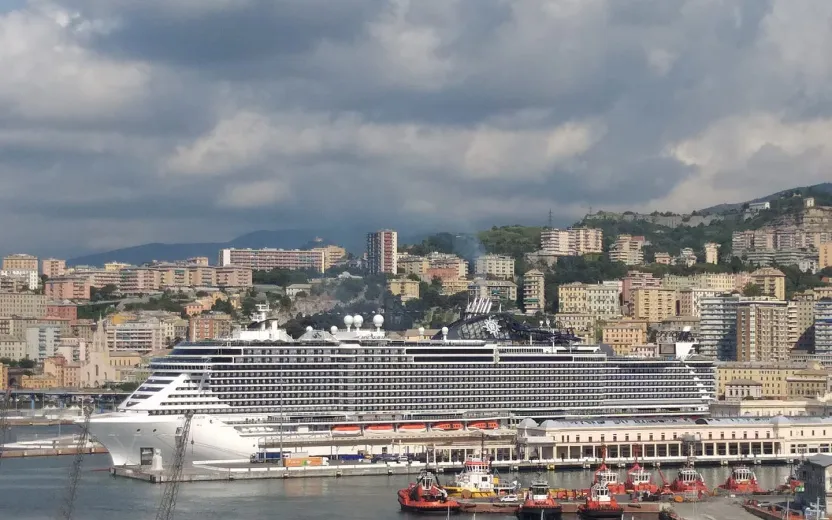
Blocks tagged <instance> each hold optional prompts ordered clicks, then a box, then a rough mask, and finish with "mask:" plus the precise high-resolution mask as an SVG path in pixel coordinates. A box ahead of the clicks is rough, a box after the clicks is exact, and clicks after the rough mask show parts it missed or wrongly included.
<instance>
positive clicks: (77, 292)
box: [43, 276, 92, 300]
mask: <svg viewBox="0 0 832 520" xmlns="http://www.w3.org/2000/svg"><path fill="white" fill-rule="evenodd" d="M91 287H92V285H91V284H90V280H89V278H84V277H80V276H77V277H76V276H65V277H60V278H52V279H49V280H46V283H44V284H43V294H45V295H46V297H47V298H49V299H50V300H89V299H90V288H91Z"/></svg>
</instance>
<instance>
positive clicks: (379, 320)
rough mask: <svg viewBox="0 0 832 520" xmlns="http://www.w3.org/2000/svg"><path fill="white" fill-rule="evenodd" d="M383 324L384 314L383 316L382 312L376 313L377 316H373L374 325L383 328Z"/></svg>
mask: <svg viewBox="0 0 832 520" xmlns="http://www.w3.org/2000/svg"><path fill="white" fill-rule="evenodd" d="M383 324H384V316H382V315H381V314H376V315H375V316H373V325H374V326H375V327H376V328H381V326H382V325H383Z"/></svg>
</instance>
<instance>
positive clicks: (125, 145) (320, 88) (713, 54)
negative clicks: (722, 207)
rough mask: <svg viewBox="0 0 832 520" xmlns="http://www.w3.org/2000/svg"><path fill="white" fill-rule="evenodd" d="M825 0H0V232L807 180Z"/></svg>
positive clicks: (708, 199) (459, 225)
mask: <svg viewBox="0 0 832 520" xmlns="http://www.w3.org/2000/svg"><path fill="white" fill-rule="evenodd" d="M830 14H832V6H830V4H829V3H828V2H824V1H822V0H806V1H802V2H793V1H788V0H779V1H778V0H770V1H768V0H767V1H763V0H734V1H730V2H702V1H700V0H688V1H683V0H609V1H602V0H584V1H573V0H529V1H523V2H509V1H504V0H458V1H454V0H418V1H417V0H410V1H407V0H340V1H337V2H332V1H325V0H280V1H267V0H213V1H208V0H176V1H169V0H168V1H162V0H146V1H144V2H114V1H112V0H30V1H29V2H27V3H25V5H19V6H16V7H13V8H11V9H9V10H7V11H6V12H5V13H3V14H0V38H3V39H0V65H2V66H3V68H4V71H6V77H7V81H4V82H3V83H2V84H0V117H2V118H3V121H4V122H5V123H6V124H5V125H4V128H3V129H0V188H2V190H1V191H2V193H0V200H1V201H2V202H3V205H2V207H3V209H4V210H5V211H4V214H5V217H6V218H10V216H11V215H18V216H20V215H25V216H26V219H25V223H23V224H18V225H17V226H14V227H12V226H6V229H5V230H4V231H3V232H2V233H0V239H1V240H4V241H6V242H14V243H19V244H20V245H21V247H34V248H38V247H43V246H44V244H49V243H51V242H53V241H54V242H55V243H57V244H58V245H60V247H61V248H64V249H61V250H65V249H66V248H71V247H76V248H78V249H84V248H97V249H100V248H103V247H115V246H118V245H130V244H133V243H137V242H142V241H148V240H166V241H172V240H185V239H188V240H206V239H212V240H213V239H217V238H218V237H217V236H216V234H217V233H227V234H229V236H223V237H220V238H230V235H231V234H234V233H242V232H246V231H248V230H251V229H258V228H260V229H262V228H285V227H289V226H308V227H317V228H321V227H327V225H328V224H329V223H331V222H332V221H350V222H353V223H356V225H361V224H362V223H366V225H368V226H373V227H374V226H378V225H384V223H390V225H395V226H398V227H400V228H401V229H402V230H403V231H405V232H406V231H407V228H408V227H411V228H412V227H422V228H423V227H424V226H434V227H436V228H447V229H455V230H460V229H464V230H467V229H468V228H473V227H475V226H480V225H490V224H499V223H503V222H529V221H535V222H537V221H539V219H541V218H543V217H541V215H544V216H545V213H546V212H548V209H549V208H553V209H554V211H555V212H556V217H557V218H558V219H561V220H563V221H566V222H568V221H570V220H572V219H575V218H578V217H580V216H581V213H582V212H583V211H586V209H587V208H588V207H589V206H593V207H595V208H602V207H603V208H605V209H613V210H616V209H617V210H623V209H636V210H653V209H659V210H667V209H674V210H680V209H687V210H690V209H695V208H697V207H700V206H707V205H711V204H715V203H719V202H722V201H723V200H729V199H730V200H742V199H746V198H752V197H754V196H759V195H764V194H766V193H768V192H771V191H775V190H777V189H782V188H787V187H789V186H790V185H792V184H811V183H812V182H816V181H820V180H823V176H824V173H823V172H824V171H828V167H830V166H832V164H830V163H832V159H830V158H832V154H830V151H829V150H828V145H827V144H826V139H825V136H826V135H828V132H830V131H832V122H830V121H829V119H828V118H829V117H830V114H832V110H831V109H830V107H832V102H830V100H831V99H832V92H830V89H829V87H828V85H829V84H830V80H832V65H830V62H829V60H828V55H829V53H830V51H832V37H831V36H830V35H829V31H828V30H826V28H827V27H828V23H829V17H830ZM2 49H5V50H2ZM13 49H23V51H20V52H16V51H15V52H12V50H13ZM784 171H787V172H788V174H785V175H784V174H782V172H784ZM17 222H20V219H18V221H17ZM160 223H164V224H162V225H160ZM416 223H418V226H417V224H416ZM21 226H22V227H21ZM125 230H127V231H125ZM70 235H71V236H74V237H77V238H74V239H69V238H67V237H69V236H70ZM47 249H48V248H47Z"/></svg>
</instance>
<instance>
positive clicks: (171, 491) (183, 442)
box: [156, 410, 194, 520]
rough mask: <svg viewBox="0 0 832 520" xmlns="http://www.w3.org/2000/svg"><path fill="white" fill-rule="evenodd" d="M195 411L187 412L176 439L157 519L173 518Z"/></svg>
mask: <svg viewBox="0 0 832 520" xmlns="http://www.w3.org/2000/svg"><path fill="white" fill-rule="evenodd" d="M193 418H194V412H193V411H191V410H189V411H188V412H186V413H185V424H184V425H183V426H182V433H181V435H179V438H177V439H176V450H175V451H174V453H173V462H172V463H171V467H170V475H169V476H168V481H167V484H166V485H165V492H164V493H163V494H162V501H161V502H160V503H159V509H158V510H157V511H156V520H172V518H173V511H174V510H175V509H176V497H177V496H178V495H179V481H180V480H181V479H182V468H183V467H184V466H185V448H186V447H187V445H188V438H189V437H190V433H191V420H193Z"/></svg>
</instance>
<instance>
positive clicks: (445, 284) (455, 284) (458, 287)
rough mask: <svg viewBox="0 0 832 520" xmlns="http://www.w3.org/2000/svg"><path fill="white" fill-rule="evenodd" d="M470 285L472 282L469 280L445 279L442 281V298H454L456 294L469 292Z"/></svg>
mask: <svg viewBox="0 0 832 520" xmlns="http://www.w3.org/2000/svg"><path fill="white" fill-rule="evenodd" d="M470 284H471V280H469V279H468V278H456V279H445V280H442V289H441V290H440V294H442V296H453V295H454V294H459V293H463V292H466V291H467V290H468V286H469V285H470Z"/></svg>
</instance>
